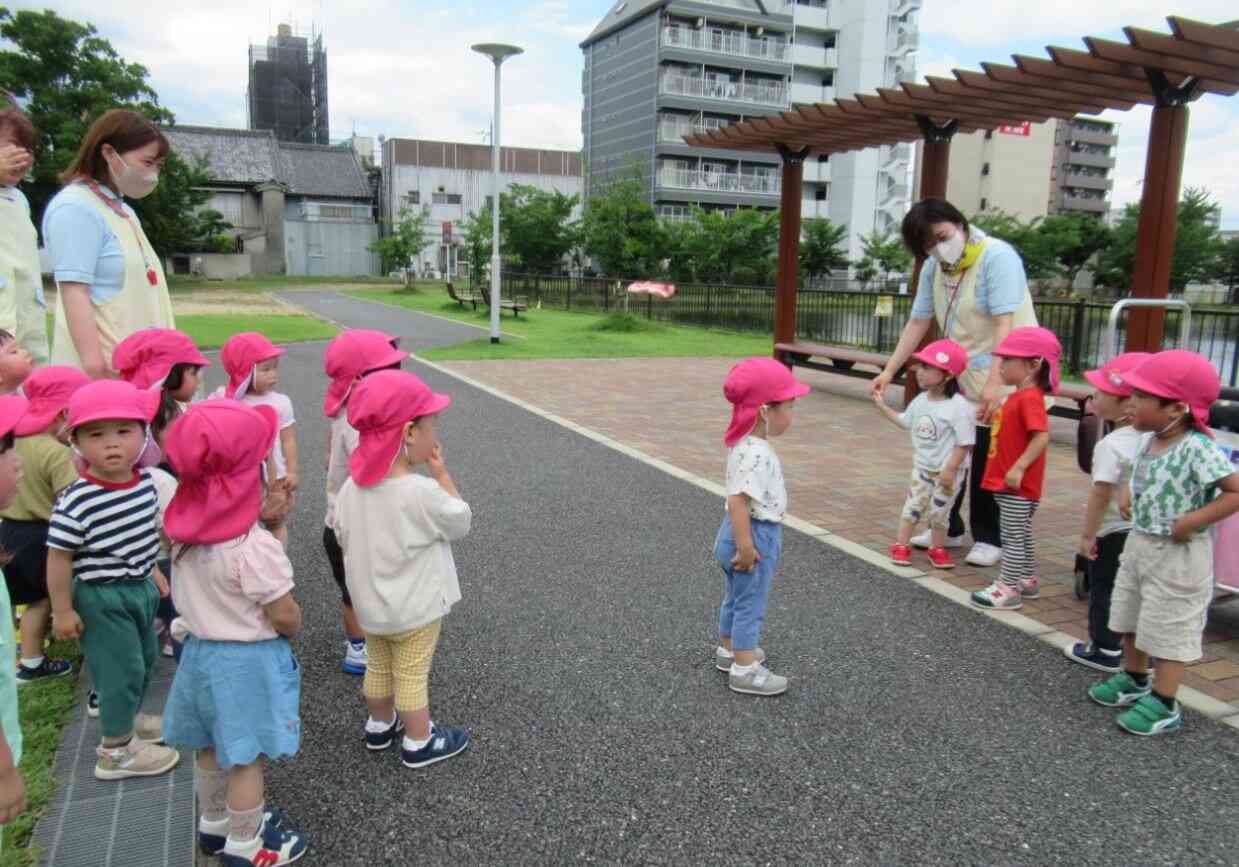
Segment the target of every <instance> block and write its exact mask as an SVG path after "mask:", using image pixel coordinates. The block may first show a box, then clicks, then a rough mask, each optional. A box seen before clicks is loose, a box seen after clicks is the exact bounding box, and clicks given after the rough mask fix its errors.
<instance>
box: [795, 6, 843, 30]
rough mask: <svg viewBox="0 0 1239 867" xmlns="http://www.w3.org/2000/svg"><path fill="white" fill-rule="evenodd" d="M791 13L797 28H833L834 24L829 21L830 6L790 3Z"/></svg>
mask: <svg viewBox="0 0 1239 867" xmlns="http://www.w3.org/2000/svg"><path fill="white" fill-rule="evenodd" d="M792 5H793V11H792V15H793V16H794V20H795V22H796V29H797V30H833V29H834V26H833V25H832V24H831V23H830V17H831V16H830V7H829V6H827V5H825V4H823V5H821V6H805V5H803V4H799V3H796V4H792Z"/></svg>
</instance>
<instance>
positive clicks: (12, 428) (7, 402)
mask: <svg viewBox="0 0 1239 867" xmlns="http://www.w3.org/2000/svg"><path fill="white" fill-rule="evenodd" d="M28 406H29V401H27V400H26V398H24V397H22V396H21V395H20V394H5V395H0V437H6V436H8V435H9V434H13V435H14V436H21V434H19V433H17V426H18V425H19V424H21V422H22V416H24V415H25V414H26V409H27V407H28Z"/></svg>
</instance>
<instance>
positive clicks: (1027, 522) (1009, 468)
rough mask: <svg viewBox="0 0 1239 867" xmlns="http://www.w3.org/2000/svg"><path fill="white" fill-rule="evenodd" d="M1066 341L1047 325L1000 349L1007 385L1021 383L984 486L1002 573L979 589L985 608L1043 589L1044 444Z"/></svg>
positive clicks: (1006, 607) (996, 433) (997, 422)
mask: <svg viewBox="0 0 1239 867" xmlns="http://www.w3.org/2000/svg"><path fill="white" fill-rule="evenodd" d="M1062 353H1063V347H1062V345H1061V344H1060V343H1059V342H1058V338H1057V337H1055V336H1054V332H1053V331H1050V330H1049V329H1048V328H1040V327H1038V326H1025V327H1023V328H1016V329H1013V330H1012V331H1011V333H1010V334H1008V335H1007V336H1006V337H1005V338H1003V340H1002V342H1001V343H999V344H998V346H997V348H995V349H994V355H996V356H998V357H999V358H1000V359H1002V362H1001V365H1000V368H999V372H1000V373H1001V375H1002V381H1003V384H1004V385H1010V386H1015V391H1014V392H1012V393H1011V394H1009V395H1008V396H1007V398H1006V400H1004V401H1003V404H1002V406H1000V407H999V408H998V411H997V412H995V413H994V421H993V428H992V432H991V434H990V442H989V454H988V456H987V457H988V459H987V460H986V463H985V478H984V479H982V481H981V487H982V488H983V489H984V490H987V491H992V492H993V493H994V499H995V500H997V501H998V514H999V523H1000V528H999V529H1000V532H1001V535H1002V572H1001V573H1000V575H999V577H998V580H996V581H994V582H992V583H991V584H990V585H989V586H988V587H986V588H985V589H984V590H978V591H976V592H975V593H973V594H972V597H971V598H972V604H973V605H976V606H977V607H978V608H989V609H994V610H999V611H1014V610H1015V609H1017V608H1022V607H1023V605H1024V603H1023V600H1024V599H1036V598H1037V597H1038V596H1040V595H1041V589H1040V582H1039V580H1038V578H1037V562H1036V558H1035V557H1034V555H1033V537H1032V519H1033V514H1034V513H1035V512H1036V511H1037V503H1038V502H1040V500H1041V487H1042V483H1043V481H1044V480H1045V449H1046V446H1048V445H1049V444H1050V418H1049V415H1048V413H1047V412H1046V406H1045V399H1046V395H1047V394H1053V393H1055V392H1056V391H1058V382H1059V374H1058V359H1059V357H1060V356H1061V355H1062Z"/></svg>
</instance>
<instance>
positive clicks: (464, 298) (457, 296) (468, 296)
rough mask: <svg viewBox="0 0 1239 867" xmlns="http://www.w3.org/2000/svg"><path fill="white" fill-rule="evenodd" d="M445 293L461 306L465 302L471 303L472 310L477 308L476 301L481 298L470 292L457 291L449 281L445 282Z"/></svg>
mask: <svg viewBox="0 0 1239 867" xmlns="http://www.w3.org/2000/svg"><path fill="white" fill-rule="evenodd" d="M447 294H448V295H449V296H450V297H451V299H452V300H453V301H455V302H456V303H457V304H459V305H460V306H461V307H464V306H465V305H466V304H472V305H473V309H474V310H477V309H478V301H480V300H481V299H480V298H479V297H478V296H477V295H475V294H474V293H472V292H458V291H457V290H456V287H455V286H453V285H452V284H451V282H450V281H449V282H448V284H447Z"/></svg>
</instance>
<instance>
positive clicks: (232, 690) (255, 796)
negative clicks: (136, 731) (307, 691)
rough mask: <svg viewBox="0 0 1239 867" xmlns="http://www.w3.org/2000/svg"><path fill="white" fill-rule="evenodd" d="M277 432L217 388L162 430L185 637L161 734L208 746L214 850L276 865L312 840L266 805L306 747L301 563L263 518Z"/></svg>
mask: <svg viewBox="0 0 1239 867" xmlns="http://www.w3.org/2000/svg"><path fill="white" fill-rule="evenodd" d="M278 430H279V428H278V420H277V417H276V414H275V412H274V411H273V410H272V409H271V408H270V407H266V406H259V407H249V406H246V405H245V404H242V403H239V402H237V401H233V400H207V401H203V402H201V403H198V404H195V405H194V406H193V407H191V408H190V409H189V411H188V412H186V413H185V414H184V415H182V416H181V417H180V418H178V419H177V420H176V421H174V422H173V423H172V426H171V427H169V428H168V431H167V433H166V435H165V437H164V444H165V448H166V450H167V454H168V459H169V461H170V462H171V463H172V466H173V468H174V469H176V471H177V473H178V474H179V484H178V486H177V490H176V495H175V496H174V497H173V498H172V502H171V503H169V504H168V510H167V513H166V515H165V516H164V531H165V532H166V533H167V534H168V537H169V538H170V539H171V540H172V542H173V545H174V547H173V554H172V555H173V562H174V563H175V566H176V571H177V581H176V584H175V586H174V589H173V595H174V599H175V602H176V607H177V610H178V611H179V612H180V617H179V618H178V619H177V621H176V622H175V623H174V624H173V632H174V634H175V635H176V637H177V638H178V639H179V640H182V641H184V650H183V651H182V653H181V662H180V666H179V667H178V668H177V671H176V677H175V679H174V680H173V682H172V691H171V693H170V695H169V697H168V704H167V707H166V709H165V711H164V718H163V722H164V725H163V735H164V740H165V741H167V742H168V743H175V744H181V745H183V746H185V747H188V748H192V749H194V750H196V751H197V774H196V779H195V782H196V787H197V795H198V804H199V806H200V808H201V810H202V815H201V817H200V818H199V820H198V840H199V844H200V846H201V848H202V849H203V851H205V852H207V853H209V854H212V855H222V856H223V860H224V861H225V862H226V863H229V864H261V865H266V867H274V865H278V864H287V863H289V862H290V861H293V860H296V858H298V857H300V855H301V854H302V853H303V852H304V851H305V847H306V842H305V840H304V839H303V838H302V837H301V836H300V835H299V834H294V833H291V832H289V831H287V830H283V829H281V827H280V825H281V822H282V817H281V816H280V814H279V813H278V812H277V811H275V810H269V809H267V808H266V807H265V805H264V803H263V789H264V787H263V763H264V761H265V759H276V758H280V757H281V756H290V755H294V754H295V753H296V752H297V751H298V749H299V748H300V745H301V715H300V709H299V704H300V696H301V669H300V667H299V666H298V665H297V661H296V659H295V658H294V657H293V652H292V648H291V647H290V645H289V643H288V639H289V638H290V637H291V636H293V635H296V634H297V632H298V631H299V630H300V628H301V609H300V608H299V607H298V605H297V603H296V601H295V600H294V599H293V596H292V589H293V570H292V564H291V563H289V561H288V557H287V555H285V553H284V548H283V546H281V545H280V543H279V542H278V541H276V539H275V537H274V536H272V535H271V533H269V532H268V531H267V530H265V529H263V527H262V526H261V525H259V523H258V513H259V509H260V507H261V503H262V481H261V478H260V477H261V468H262V464H263V461H264V460H265V459H266V456H267V454H268V452H269V451H270V450H271V444H272V442H273V441H274V439H275V437H276V436H277V434H278Z"/></svg>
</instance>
